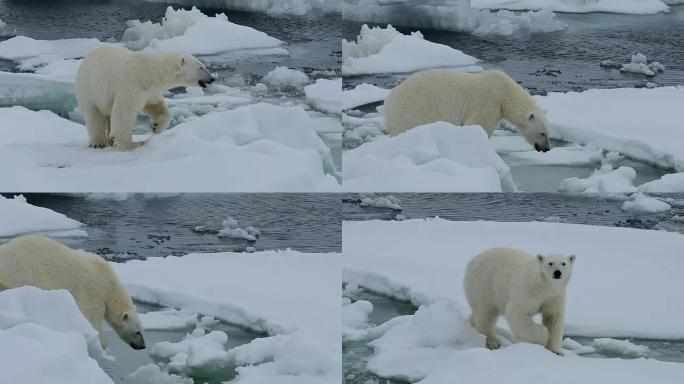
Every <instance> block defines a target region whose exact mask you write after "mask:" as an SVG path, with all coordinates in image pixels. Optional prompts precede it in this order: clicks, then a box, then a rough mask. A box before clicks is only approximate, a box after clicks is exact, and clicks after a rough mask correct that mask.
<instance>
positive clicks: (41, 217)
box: [0, 195, 83, 237]
mask: <svg viewBox="0 0 684 384" xmlns="http://www.w3.org/2000/svg"><path fill="white" fill-rule="evenodd" d="M82 226H83V224H81V223H79V222H78V221H76V220H73V219H70V218H68V217H66V216H65V215H63V214H61V213H58V212H55V211H53V210H51V209H48V208H43V207H38V206H35V205H31V204H29V203H28V202H27V201H26V198H25V197H24V196H22V195H18V196H14V197H13V198H6V197H3V196H0V237H10V236H16V235H20V234H26V233H34V232H41V233H46V234H51V233H60V232H62V233H64V232H65V231H71V230H77V229H78V228H80V227H82Z"/></svg>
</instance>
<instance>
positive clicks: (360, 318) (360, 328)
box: [342, 298, 373, 341]
mask: <svg viewBox="0 0 684 384" xmlns="http://www.w3.org/2000/svg"><path fill="white" fill-rule="evenodd" d="M342 301H343V303H342V327H343V329H342V337H343V340H345V341H349V340H358V339H362V338H364V337H365V336H366V332H364V330H365V329H366V328H368V327H370V326H371V325H370V323H369V322H368V315H370V313H371V312H373V304H372V303H371V302H370V301H366V300H357V301H355V302H353V303H352V302H351V300H349V299H344V298H343V300H342Z"/></svg>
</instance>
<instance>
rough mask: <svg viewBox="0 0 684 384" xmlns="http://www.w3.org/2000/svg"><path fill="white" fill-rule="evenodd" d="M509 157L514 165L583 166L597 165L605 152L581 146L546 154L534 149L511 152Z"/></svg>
mask: <svg viewBox="0 0 684 384" xmlns="http://www.w3.org/2000/svg"><path fill="white" fill-rule="evenodd" d="M521 139H523V138H521ZM523 140H524V139H523ZM528 146H529V144H528ZM508 155H509V157H510V158H511V162H513V163H517V164H531V165H566V166H581V165H589V164H596V163H599V162H600V161H601V160H602V159H603V151H601V150H600V149H592V148H587V147H585V146H581V145H571V146H567V147H553V148H551V150H550V151H548V152H546V153H541V152H537V151H535V150H534V149H532V150H528V151H516V152H510V153H509V154H508Z"/></svg>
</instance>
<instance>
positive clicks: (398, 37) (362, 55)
mask: <svg viewBox="0 0 684 384" xmlns="http://www.w3.org/2000/svg"><path fill="white" fill-rule="evenodd" d="M342 60H343V61H342V73H343V74H345V75H361V74H369V73H406V72H413V71H417V70H419V69H426V68H435V67H466V66H472V65H473V64H476V63H478V62H479V60H478V59H476V58H474V57H472V56H469V55H466V54H465V53H463V52H461V51H459V50H457V49H454V48H451V47H449V46H447V45H442V44H437V43H433V42H431V41H428V40H425V39H424V38H423V35H422V34H421V33H420V32H412V33H411V34H409V35H404V34H402V33H401V32H399V31H397V30H396V29H394V27H392V26H391V25H388V26H387V27H386V28H381V27H373V28H370V27H368V26H367V25H365V24H364V25H363V27H361V33H360V34H359V36H357V38H356V41H347V40H346V39H345V40H342Z"/></svg>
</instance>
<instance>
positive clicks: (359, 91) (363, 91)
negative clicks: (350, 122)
mask: <svg viewBox="0 0 684 384" xmlns="http://www.w3.org/2000/svg"><path fill="white" fill-rule="evenodd" d="M389 92H390V90H389V89H384V88H380V87H376V86H375V85H372V84H367V83H363V84H359V85H357V86H356V87H354V88H353V89H349V90H345V91H342V110H343V111H346V110H348V109H352V108H356V107H358V106H361V105H365V104H369V103H374V102H377V101H383V100H385V97H387V95H388V94H389Z"/></svg>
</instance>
